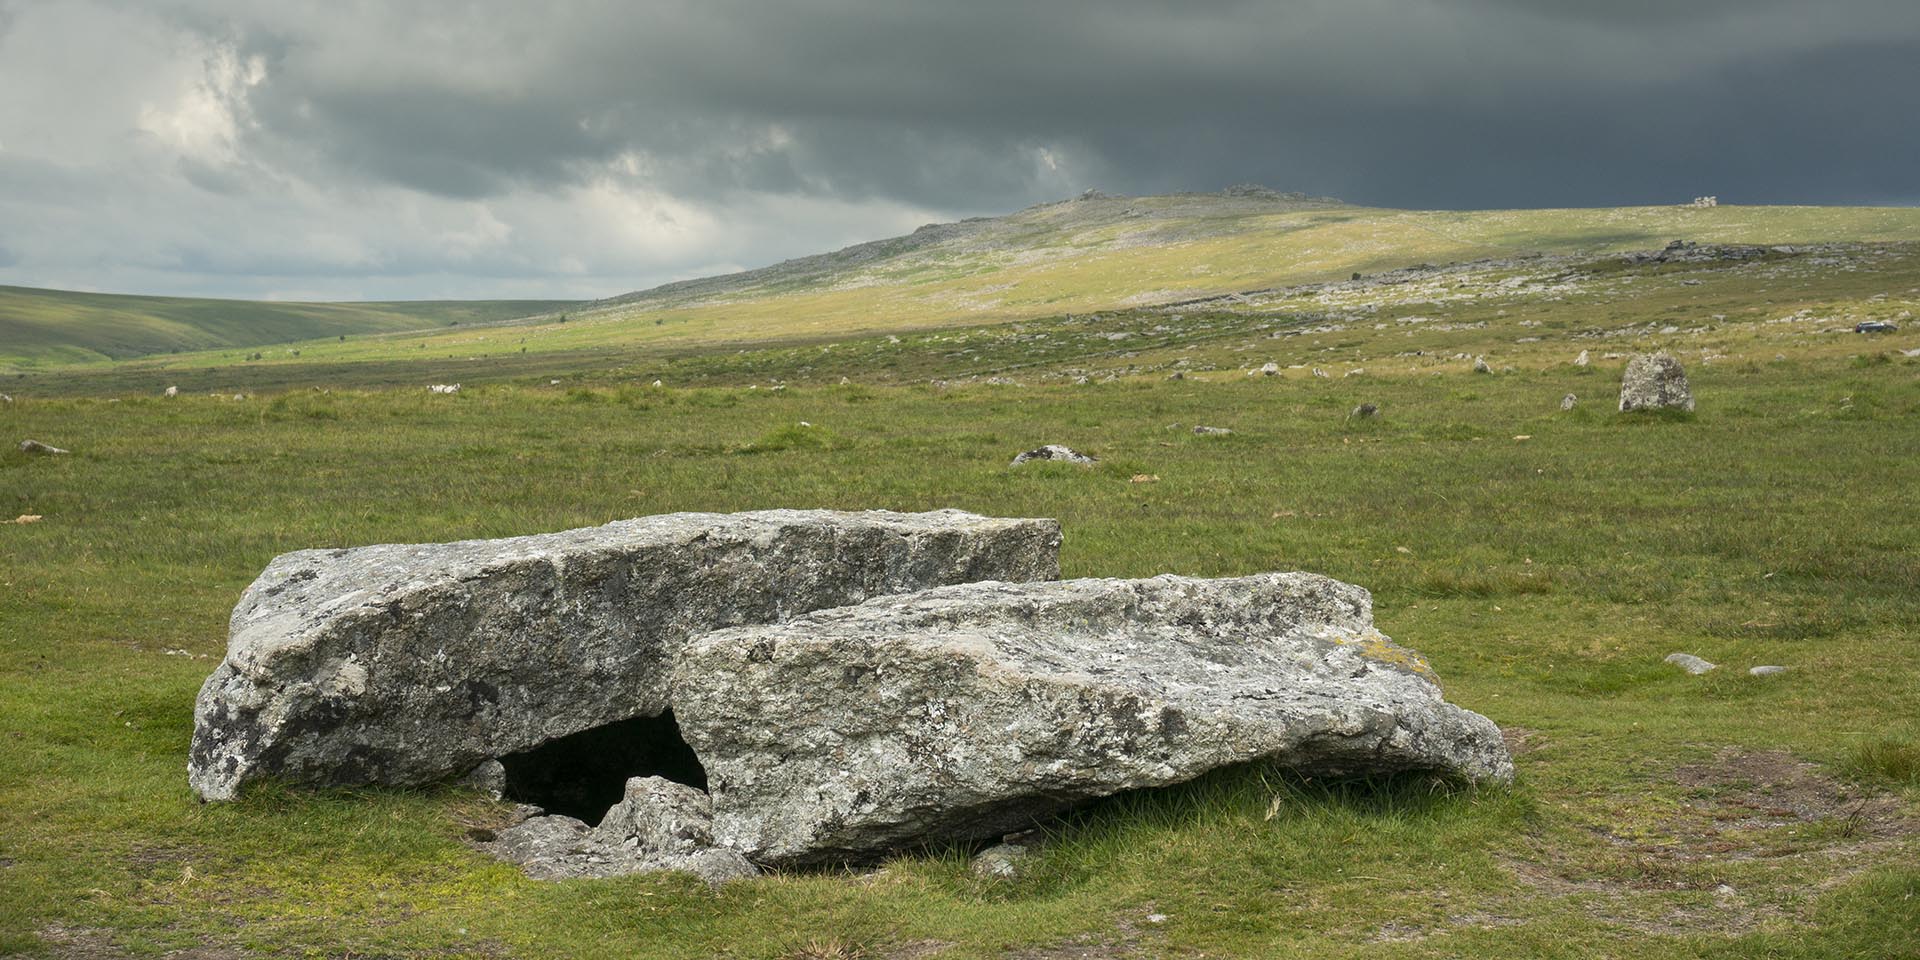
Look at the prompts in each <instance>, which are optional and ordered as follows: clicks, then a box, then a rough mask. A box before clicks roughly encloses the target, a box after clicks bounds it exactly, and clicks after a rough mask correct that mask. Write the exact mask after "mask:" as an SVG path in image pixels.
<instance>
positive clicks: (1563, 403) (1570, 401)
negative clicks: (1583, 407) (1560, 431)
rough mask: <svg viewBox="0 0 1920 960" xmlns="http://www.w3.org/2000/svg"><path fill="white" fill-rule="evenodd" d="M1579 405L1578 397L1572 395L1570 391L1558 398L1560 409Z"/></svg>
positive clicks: (1570, 408) (1568, 408)
mask: <svg viewBox="0 0 1920 960" xmlns="http://www.w3.org/2000/svg"><path fill="white" fill-rule="evenodd" d="M1579 405H1580V398H1579V397H1576V396H1574V395H1573V394H1571V393H1569V394H1567V395H1566V396H1564V397H1561V398H1560V409H1562V410H1572V409H1573V408H1574V407H1577V406H1579Z"/></svg>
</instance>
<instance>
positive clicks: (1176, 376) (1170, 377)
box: [1167, 370, 1187, 380]
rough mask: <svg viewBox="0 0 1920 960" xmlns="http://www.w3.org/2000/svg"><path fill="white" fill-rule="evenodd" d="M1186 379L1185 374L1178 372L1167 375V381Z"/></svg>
mask: <svg viewBox="0 0 1920 960" xmlns="http://www.w3.org/2000/svg"><path fill="white" fill-rule="evenodd" d="M1186 378H1187V375H1186V373H1184V372H1182V371H1179V370H1175V371H1174V372H1172V373H1169V374H1167V379H1168V380H1185V379H1186Z"/></svg>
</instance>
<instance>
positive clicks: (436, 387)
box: [427, 383, 460, 393]
mask: <svg viewBox="0 0 1920 960" xmlns="http://www.w3.org/2000/svg"><path fill="white" fill-rule="evenodd" d="M427 392H428V393H459V392H460V385H459V384H457V383H436V384H433V385H432V386H429V387H427Z"/></svg>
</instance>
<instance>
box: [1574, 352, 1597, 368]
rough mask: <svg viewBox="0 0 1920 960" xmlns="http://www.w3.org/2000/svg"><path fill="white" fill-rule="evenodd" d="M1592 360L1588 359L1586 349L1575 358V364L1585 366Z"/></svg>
mask: <svg viewBox="0 0 1920 960" xmlns="http://www.w3.org/2000/svg"><path fill="white" fill-rule="evenodd" d="M1592 362H1593V361H1592V360H1590V359H1588V357H1587V352H1586V351H1585V350H1582V351H1580V355H1579V356H1577V357H1574V358H1573V365H1574V366H1576V367H1584V366H1586V365H1587V364H1589V363H1592Z"/></svg>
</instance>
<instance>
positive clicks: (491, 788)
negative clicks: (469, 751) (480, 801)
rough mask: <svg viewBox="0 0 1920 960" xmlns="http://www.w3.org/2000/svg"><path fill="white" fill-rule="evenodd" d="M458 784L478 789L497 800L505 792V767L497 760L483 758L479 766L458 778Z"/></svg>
mask: <svg viewBox="0 0 1920 960" xmlns="http://www.w3.org/2000/svg"><path fill="white" fill-rule="evenodd" d="M460 785H461V786H463V787H468V788H471V789H474V790H478V791H480V792H481V793H482V794H485V795H486V796H487V797H488V798H490V799H493V800H499V799H500V798H502V797H504V796H506V793H507V767H506V764H503V763H501V762H500V761H498V760H483V761H481V763H480V765H479V766H476V767H474V768H473V770H471V771H469V772H468V773H467V775H466V776H464V777H461V778H460Z"/></svg>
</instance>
